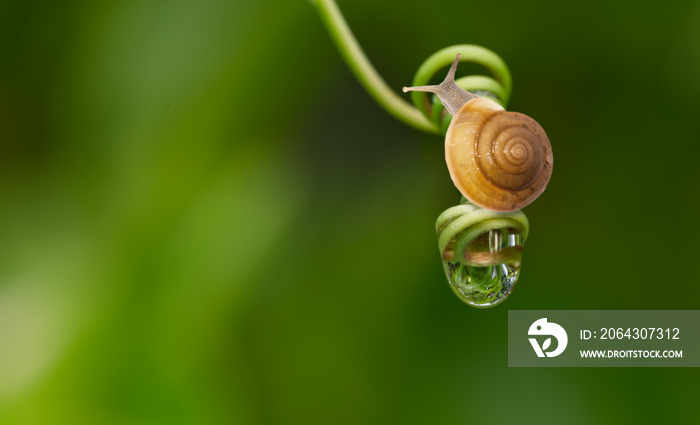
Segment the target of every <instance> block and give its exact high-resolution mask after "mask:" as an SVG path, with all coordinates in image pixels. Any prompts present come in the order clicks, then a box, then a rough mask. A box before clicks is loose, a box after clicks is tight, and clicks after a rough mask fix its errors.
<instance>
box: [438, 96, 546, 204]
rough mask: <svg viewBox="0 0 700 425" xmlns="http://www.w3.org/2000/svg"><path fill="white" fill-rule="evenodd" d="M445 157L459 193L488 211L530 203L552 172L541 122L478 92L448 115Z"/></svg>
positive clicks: (544, 186)
mask: <svg viewBox="0 0 700 425" xmlns="http://www.w3.org/2000/svg"><path fill="white" fill-rule="evenodd" d="M445 159H446V160H447V168H448V169H449V171H450V176H451V177H452V181H453V182H454V184H455V186H457V188H458V189H459V191H460V192H461V193H462V195H464V197H465V198H467V199H468V200H469V201H471V202H472V203H474V204H475V205H478V206H480V207H482V208H487V209H490V210H493V211H515V210H519V209H521V208H523V207H525V206H526V205H528V204H530V203H531V202H532V201H534V200H535V199H536V198H537V197H538V196H539V195H540V194H541V193H542V192H543V191H544V189H545V188H546V187H547V183H549V178H550V177H551V175H552V164H553V159H552V147H551V145H550V143H549V139H548V138H547V134H546V133H545V132H544V130H543V129H542V127H541V126H540V125H539V124H538V123H537V122H536V121H535V120H533V119H532V118H530V117H528V116H527V115H524V114H521V113H517V112H506V111H505V110H504V109H503V108H502V107H501V106H500V105H498V104H496V103H495V102H492V101H490V100H487V99H483V98H480V99H474V100H471V101H469V102H467V103H466V104H465V105H464V106H462V108H461V109H460V110H459V111H458V112H457V114H456V115H455V116H454V118H453V119H452V123H451V124H450V128H449V129H448V131H447V136H446V138H445Z"/></svg>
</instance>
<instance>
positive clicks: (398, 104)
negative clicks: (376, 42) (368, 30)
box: [312, 0, 439, 133]
mask: <svg viewBox="0 0 700 425" xmlns="http://www.w3.org/2000/svg"><path fill="white" fill-rule="evenodd" d="M312 3H313V4H314V5H316V7H317V8H318V11H319V13H320V15H321V19H322V20H323V22H324V24H325V25H326V28H327V29H328V32H329V33H330V34H331V37H332V38H333V41H334V42H335V44H336V46H337V47H338V50H339V51H340V53H341V55H342V56H343V58H344V59H345V62H347V64H348V66H349V67H350V69H351V70H352V72H353V73H354V74H355V77H356V78H357V79H358V80H359V81H360V83H361V84H362V85H363V86H364V88H365V90H367V92H368V93H369V94H370V96H372V97H373V98H374V100H376V101H377V103H379V105H381V106H382V107H383V108H384V109H386V110H387V111H388V112H389V113H390V114H391V115H393V116H394V117H396V118H398V119H399V120H401V121H403V122H405V123H406V124H408V125H410V126H412V127H414V128H417V129H419V130H422V131H425V132H428V133H439V130H438V128H437V127H436V126H435V125H434V124H433V123H432V122H430V121H429V120H428V119H427V118H426V117H425V116H423V114H422V113H421V112H420V111H419V110H418V109H417V108H415V107H414V106H413V105H411V104H410V103H408V102H407V101H405V100H404V99H402V98H401V97H400V96H399V95H398V94H396V93H395V92H394V91H393V90H391V88H389V86H388V85H387V83H386V82H385V81H384V80H383V79H382V77H381V76H380V75H379V73H378V72H377V71H376V70H375V69H374V67H373V66H372V64H371V63H370V61H369V59H367V56H366V55H365V53H364V52H363V51H362V48H361V47H360V45H359V43H358V42H357V40H356V39H355V36H353V34H352V31H350V27H348V24H347V23H346V22H345V18H343V14H342V13H341V12H340V9H338V5H336V3H335V0H312Z"/></svg>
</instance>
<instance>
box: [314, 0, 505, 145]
mask: <svg viewBox="0 0 700 425" xmlns="http://www.w3.org/2000/svg"><path fill="white" fill-rule="evenodd" d="M311 2H312V3H313V4H314V5H315V6H316V7H317V8H318V11H319V14H320V16H321V19H322V20H323V22H324V24H325V25H326V28H327V29H328V32H329V33H330V35H331V37H332V39H333V41H334V42H335V44H336V46H337V47H338V50H339V51H340V53H341V55H342V56H343V58H344V59H345V62H346V63H347V64H348V66H349V67H350V69H351V70H352V72H353V74H355V77H356V78H357V79H358V80H359V81H360V83H361V84H362V86H363V87H364V88H365V90H367V92H368V93H369V94H370V96H372V97H373V98H374V100H375V101H376V102H377V103H379V105H381V106H382V107H383V108H384V109H386V111H387V112H389V113H390V114H391V115H393V116H394V117H396V118H397V119H399V120H400V121H403V122H404V123H406V124H408V125H410V126H411V127H414V128H417V129H419V130H422V131H425V132H428V133H436V134H437V133H443V134H444V133H445V132H446V131H447V127H448V126H449V124H450V121H451V120H452V116H451V115H450V114H449V113H447V112H446V111H445V110H444V107H443V106H442V104H441V103H440V101H439V100H437V98H436V97H434V96H429V95H428V94H427V93H425V92H413V93H412V94H411V98H412V100H413V104H414V105H415V106H412V105H411V104H410V103H408V102H407V101H405V100H404V99H403V98H402V97H400V96H399V95H398V94H397V93H395V92H394V91H393V90H391V88H390V87H389V85H388V84H387V83H386V82H385V81H384V80H383V79H382V77H381V76H380V75H379V73H378V72H377V71H376V69H374V67H373V66H372V63H371V62H370V61H369V59H368V58H367V56H366V55H365V53H364V52H363V51H362V48H361V47H360V45H359V43H358V42H357V39H355V37H354V36H353V34H352V31H351V30H350V27H349V26H348V24H347V22H346V21H345V18H344V17H343V14H342V13H341V12H340V9H339V8H338V6H337V4H336V3H335V1H334V0H311ZM457 53H461V54H462V58H461V59H460V62H473V63H477V64H480V65H483V66H484V67H485V68H487V69H488V70H489V71H490V72H491V73H492V74H493V78H492V77H487V76H483V75H470V76H466V77H462V78H459V79H457V80H456V82H457V84H458V85H459V86H460V87H462V88H463V89H465V90H467V91H470V92H474V93H476V94H478V95H481V96H485V97H490V98H492V99H493V100H495V101H496V102H498V103H500V104H501V105H502V106H503V107H505V106H506V104H507V103H508V100H509V99H510V93H511V89H512V80H511V76H510V71H508V67H507V66H506V64H505V62H504V61H503V59H501V58H500V56H498V55H497V54H496V53H494V52H492V51H491V50H489V49H486V48H484V47H481V46H476V45H471V44H462V45H456V46H450V47H447V48H444V49H442V50H440V51H438V52H437V53H435V54H433V55H432V56H430V57H429V58H428V59H427V60H426V61H425V62H423V64H422V65H421V66H420V67H419V68H418V72H417V73H416V76H415V78H414V79H413V85H414V86H421V85H427V84H429V83H430V80H431V79H432V78H433V77H434V76H435V75H436V74H437V73H438V72H439V71H440V70H441V69H442V68H444V67H449V66H450V65H451V64H452V62H453V61H454V58H455V56H456V55H457Z"/></svg>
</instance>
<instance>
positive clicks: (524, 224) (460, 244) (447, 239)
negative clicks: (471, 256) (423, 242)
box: [435, 198, 530, 265]
mask: <svg viewBox="0 0 700 425" xmlns="http://www.w3.org/2000/svg"><path fill="white" fill-rule="evenodd" d="M507 228H511V229H515V230H516V231H518V232H519V233H522V235H523V242H525V240H526V239H527V235H528V233H529V231H530V223H529V222H528V220H527V217H526V216H525V214H524V213H523V212H522V211H520V210H518V211H513V212H496V211H491V210H487V209H484V208H480V207H477V206H476V205H474V204H472V203H470V202H469V201H467V200H466V199H464V198H462V203H461V204H460V205H457V206H454V207H451V208H448V209H446V210H445V211H444V212H443V213H442V214H440V216H439V217H438V219H437V222H436V223H435V229H436V230H437V234H438V247H439V249H440V254H441V255H442V259H443V260H444V261H458V262H460V263H462V264H465V265H472V264H471V263H470V261H469V260H468V259H467V258H466V257H465V252H466V250H467V245H469V244H470V243H471V242H472V241H474V240H475V239H476V238H478V237H479V236H480V235H482V234H484V233H487V232H489V231H490V230H496V229H507Z"/></svg>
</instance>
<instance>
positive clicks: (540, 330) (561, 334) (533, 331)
mask: <svg viewBox="0 0 700 425" xmlns="http://www.w3.org/2000/svg"><path fill="white" fill-rule="evenodd" d="M527 333H528V335H550V336H553V337H554V338H556V339H557V349H556V350H554V351H545V350H546V349H547V348H549V346H550V345H552V338H547V339H546V340H545V341H544V343H543V344H542V348H540V345H539V344H538V343H537V339H535V338H528V339H529V340H530V344H532V348H534V349H535V353H537V357H544V355H545V354H546V355H547V357H556V356H558V355H559V354H561V353H563V352H564V350H565V349H566V344H567V343H568V342H569V337H568V336H567V335H566V331H565V330H564V328H562V327H561V326H559V325H557V324H556V323H552V322H549V323H548V322H547V318H546V317H545V318H544V319H539V320H535V323H533V324H532V325H531V326H530V330H529V331H527Z"/></svg>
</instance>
